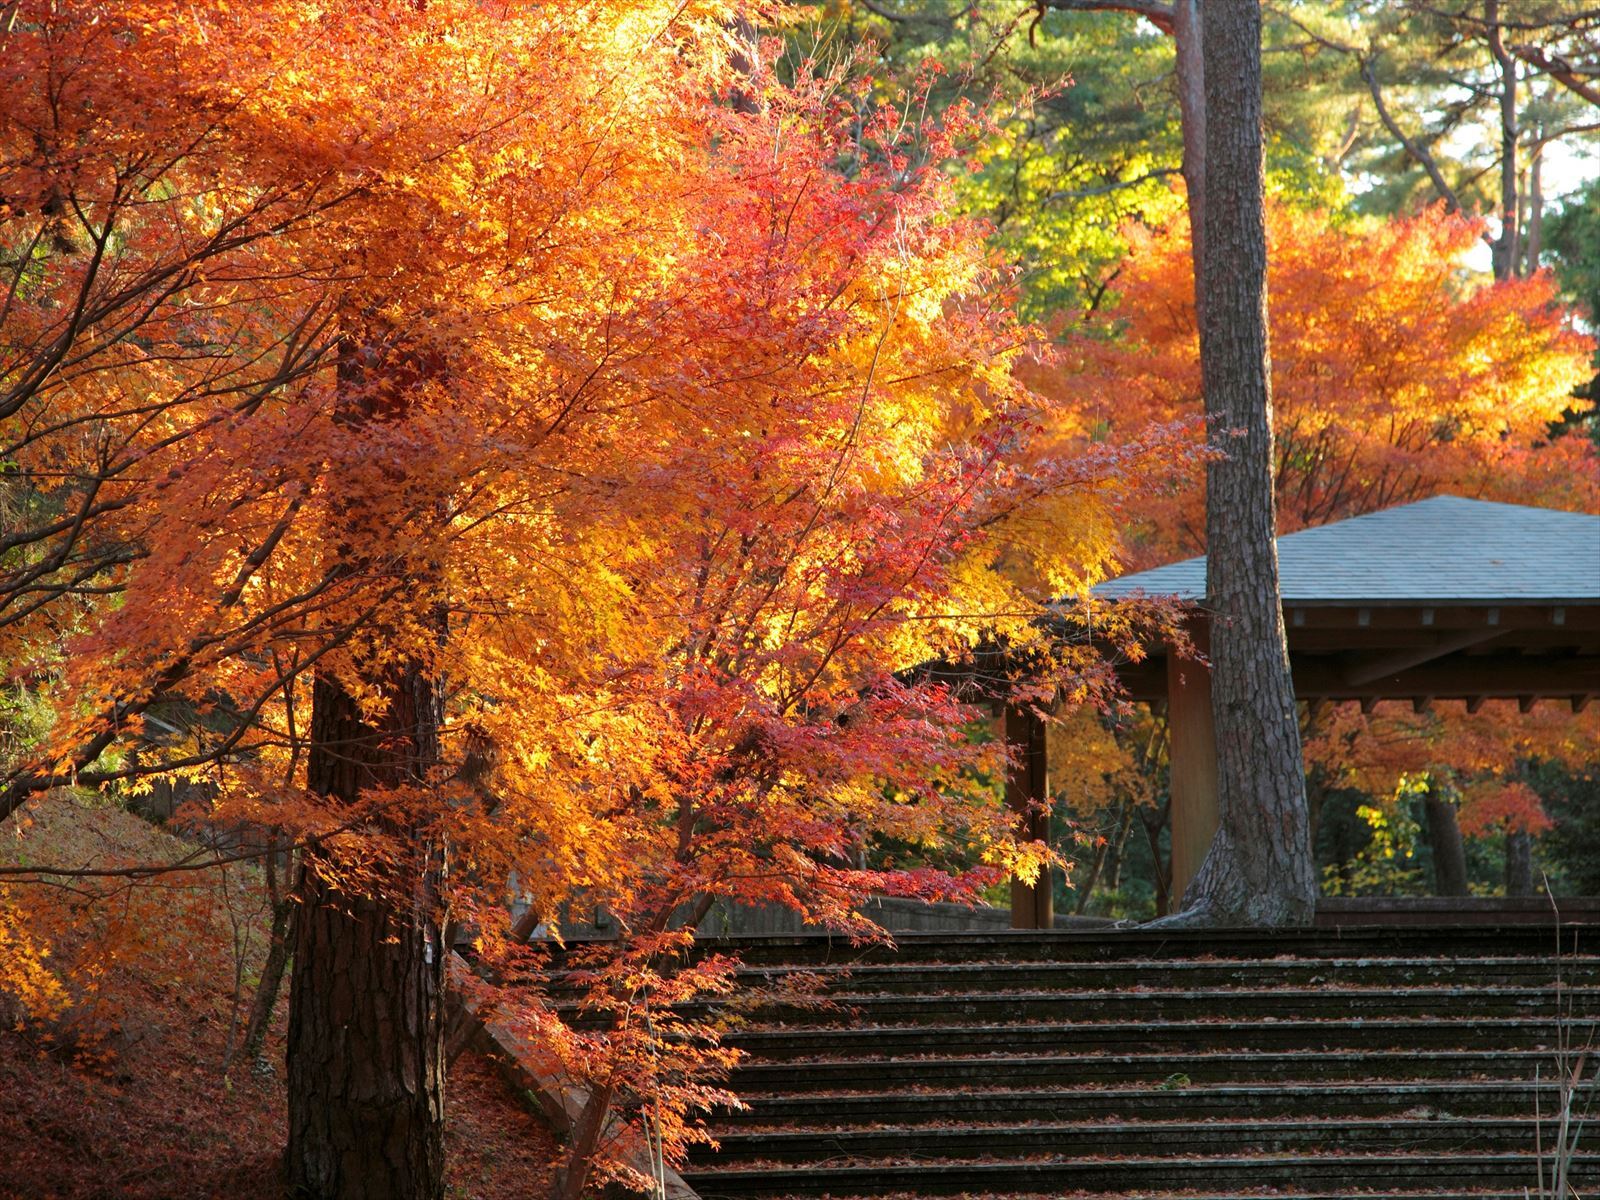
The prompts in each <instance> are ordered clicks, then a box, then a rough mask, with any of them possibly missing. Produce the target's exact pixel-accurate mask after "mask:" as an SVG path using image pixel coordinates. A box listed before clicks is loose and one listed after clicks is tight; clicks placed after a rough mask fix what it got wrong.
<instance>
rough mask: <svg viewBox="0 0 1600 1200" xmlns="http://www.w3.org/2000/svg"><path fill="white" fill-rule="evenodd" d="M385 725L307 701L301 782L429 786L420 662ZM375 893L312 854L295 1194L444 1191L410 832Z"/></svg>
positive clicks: (296, 994) (429, 723)
mask: <svg viewBox="0 0 1600 1200" xmlns="http://www.w3.org/2000/svg"><path fill="white" fill-rule="evenodd" d="M383 691H384V693H385V699H386V700H387V702H388V704H387V708H386V710H385V712H384V714H383V716H382V717H381V718H380V719H379V722H378V726H377V727H374V726H373V725H371V724H369V723H368V722H367V721H366V720H365V719H363V717H362V715H361V711H360V709H359V707H358V705H357V703H356V701H355V699H354V698H353V697H352V696H351V695H350V694H349V693H348V692H347V691H346V690H345V689H344V687H343V686H341V685H340V684H339V683H338V682H337V681H335V680H333V679H328V678H323V677H319V678H318V679H317V680H316V683H315V686H314V690H313V693H312V718H311V720H312V731H311V739H312V743H311V750H310V756H309V759H308V761H307V767H306V776H307V784H308V786H309V787H310V789H311V791H313V792H315V793H317V794H319V795H323V796H327V797H328V798H330V799H331V800H334V801H339V802H343V803H354V802H355V801H356V800H357V799H359V798H360V797H361V795H362V794H363V792H369V791H370V790H371V789H374V788H386V787H396V786H403V785H405V784H415V783H418V782H420V781H421V780H422V779H423V778H424V776H425V771H426V766H427V765H428V764H431V763H434V762H437V761H438V728H439V714H438V695H437V692H436V690H435V689H434V688H433V687H432V686H431V685H430V684H429V682H428V680H427V679H426V677H425V676H424V675H423V673H422V672H421V671H420V670H419V669H418V668H416V667H415V666H412V667H407V668H401V669H399V670H396V671H393V672H391V673H389V675H388V677H387V678H386V680H385V686H384V688H383ZM385 832H387V833H389V834H390V835H392V836H394V837H395V839H396V840H397V841H398V842H400V843H401V847H400V849H399V850H398V851H397V852H396V854H395V855H394V856H393V859H392V860H390V861H385V862H384V863H383V864H382V865H381V866H380V867H379V868H378V869H377V874H378V877H379V878H378V880H377V886H375V887H374V886H364V887H363V888H362V889H361V890H360V891H359V892H356V891H347V890H345V889H344V888H343V887H341V885H340V882H339V880H340V878H341V874H342V873H341V871H340V865H341V864H340V863H339V861H338V855H337V852H336V851H334V850H331V849H328V848H325V847H324V848H310V849H307V850H306V851H305V853H304V862H303V871H302V883H301V891H300V910H299V917H298V919H297V921H296V922H295V938H294V963H295V969H294V978H293V984H292V988H291V991H290V1003H289V1047H288V1067H289V1069H288V1083H289V1146H288V1151H287V1154H286V1156H285V1167H286V1174H287V1177H288V1178H287V1181H288V1184H289V1194H290V1195H291V1196H294V1197H296V1198H297V1200H298V1198H304V1200H439V1198H440V1197H442V1196H443V1195H444V1042H443V1033H444V1020H443V995H444V953H443V937H442V933H443V927H442V922H441V920H440V914H439V912H438V907H437V903H436V901H435V898H434V897H433V896H432V895H430V894H429V890H428V886H427V884H428V879H429V874H430V868H431V866H432V864H431V863H430V862H429V861H428V859H429V854H428V852H427V850H426V849H425V848H418V847H416V846H415V845H411V844H407V843H409V842H411V839H410V838H409V837H408V831H407V830H405V829H404V828H403V827H393V826H391V827H389V828H387V829H386V830H385Z"/></svg>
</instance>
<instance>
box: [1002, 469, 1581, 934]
mask: <svg viewBox="0 0 1600 1200" xmlns="http://www.w3.org/2000/svg"><path fill="white" fill-rule="evenodd" d="M1278 565H1279V576H1280V590H1281V593H1282V596H1283V609H1284V614H1283V615H1284V626H1285V629H1286V631H1287V634H1288V642H1289V660H1290V665H1291V668H1292V670H1293V674H1294V689H1295V695H1296V697H1297V698H1299V699H1301V700H1305V701H1308V702H1312V703H1315V702H1319V701H1350V700H1354V701H1359V702H1360V704H1361V705H1362V707H1363V709H1365V710H1369V711H1370V709H1371V708H1372V706H1373V705H1375V704H1377V703H1379V702H1380V701H1386V700H1390V701H1392V700H1398V701H1406V702H1409V703H1411V704H1412V705H1413V706H1414V707H1415V708H1416V709H1417V710H1418V711H1423V710H1425V709H1426V708H1427V707H1428V706H1429V705H1430V704H1432V703H1433V701H1435V700H1444V699H1450V700H1464V701H1466V704H1467V708H1468V711H1475V710H1476V709H1477V707H1478V706H1479V705H1481V704H1482V703H1483V702H1484V701H1485V700H1488V699H1501V698H1511V699H1515V700H1517V701H1518V702H1519V704H1520V705H1521V707H1522V710H1523V711H1524V712H1526V711H1528V710H1529V709H1530V708H1531V707H1532V706H1533V705H1534V704H1535V703H1537V702H1538V701H1540V700H1559V701H1561V702H1564V703H1569V704H1570V705H1571V706H1572V708H1573V711H1575V712H1577V711H1582V709H1583V708H1584V707H1585V706H1586V705H1587V704H1588V703H1589V702H1590V700H1591V699H1592V698H1593V697H1594V696H1595V694H1596V693H1597V692H1600V515H1593V514H1587V513H1573V512H1560V511H1555V510H1551V509H1544V508H1532V507H1528V506H1525V505H1518V504H1497V503H1491V502H1489V501H1484V500H1467V499H1463V498H1461V497H1459V496H1436V497H1434V498H1433V499H1431V500H1422V501H1418V502H1417V503H1414V504H1405V505H1401V506H1399V507H1396V508H1390V509H1385V510H1383V511H1381V512H1375V513H1369V514H1367V515H1365V516H1360V517H1352V518H1350V519H1349V520H1344V521H1336V522H1334V523H1332V524H1329V525H1322V526H1318V527H1316V528H1312V529H1306V530H1302V531H1301V532H1299V533H1292V534H1288V535H1286V536H1284V537H1280V538H1279V539H1278ZM1205 588H1206V560H1205V557H1204V556H1203V555H1202V556H1200V557H1197V558H1191V559H1186V560H1185V561H1183V562H1177V563H1172V564H1170V565H1168V566H1164V567H1157V568H1155V569H1153V570H1149V571H1141V572H1138V573H1136V574H1132V575H1125V576H1122V577H1121V578H1119V579H1115V580H1112V581H1110V582H1108V583H1105V584H1102V585H1101V586H1100V587H1098V588H1097V589H1095V594H1096V595H1097V596H1098V597H1100V598H1102V599H1127V598H1132V597H1137V596H1152V597H1154V596H1172V597H1176V598H1178V599H1180V600H1183V601H1187V602H1189V603H1191V604H1192V605H1193V609H1192V612H1193V616H1192V618H1191V625H1190V632H1191V636H1192V638H1193V641H1194V644H1195V645H1196V646H1197V647H1199V648H1200V649H1201V650H1203V649H1204V647H1205V645H1206V643H1207V633H1208V630H1209V628H1210V623H1211V622H1212V620H1213V619H1215V614H1214V613H1213V612H1212V611H1210V610H1209V608H1208V606H1207V602H1206V595H1205ZM1121 676H1122V682H1123V685H1124V686H1125V687H1126V689H1127V691H1128V694H1129V696H1130V697H1131V698H1133V699H1135V700H1143V701H1149V702H1164V703H1166V705H1167V706H1168V720H1169V722H1170V735H1171V780H1172V791H1171V800H1172V807H1171V822H1172V888H1171V894H1172V895H1173V896H1174V897H1175V898H1177V897H1181V896H1182V895H1183V891H1184V889H1185V888H1186V887H1187V886H1188V883H1189V881H1190V880H1191V879H1192V878H1193V877H1194V875H1195V872H1196V871H1197V870H1199V867H1200V863H1201V860H1202V859H1203V858H1204V857H1205V854H1206V851H1207V850H1208V849H1209V848H1210V845H1211V840H1212V837H1213V836H1214V835H1215V833H1216V830H1217V768H1216V733H1215V729H1214V727H1213V724H1212V714H1211V697H1210V688H1209V673H1208V670H1207V668H1206V667H1205V665H1204V664H1203V663H1202V662H1198V661H1194V660H1192V659H1186V658H1183V657H1181V656H1180V655H1179V654H1177V653H1176V652H1175V651H1174V650H1173V649H1172V648H1171V647H1166V648H1162V647H1152V648H1151V653H1150V656H1149V657H1148V658H1147V659H1145V661H1143V662H1141V663H1138V664H1132V665H1129V666H1126V667H1124V668H1123V669H1122V671H1121ZM1006 735H1007V737H1008V738H1010V739H1011V740H1012V741H1013V743H1014V744H1017V745H1019V746H1020V747H1022V748H1023V749H1024V753H1022V754H1021V755H1020V756H1019V767H1018V769H1017V771H1016V772H1015V773H1014V778H1013V779H1012V780H1011V781H1010V786H1009V787H1008V789H1007V793H1008V800H1009V801H1010V802H1011V803H1012V805H1013V806H1014V807H1017V808H1018V809H1019V810H1025V809H1028V808H1029V807H1030V802H1031V801H1034V800H1039V799H1043V798H1044V797H1046V796H1048V795H1049V793H1050V785H1049V764H1048V762H1047V761H1046V756H1045V752H1044V746H1045V739H1044V736H1043V729H1042V726H1041V723H1040V722H1039V721H1038V719H1037V718H1034V717H1030V716H1028V715H1027V714H1024V713H1021V712H1010V713H1008V714H1007V717H1006ZM1032 807H1033V808H1034V809H1035V812H1036V816H1035V818H1034V820H1035V825H1034V827H1033V830H1032V832H1033V834H1034V836H1039V834H1040V832H1041V830H1042V827H1041V826H1040V825H1039V824H1038V822H1039V821H1040V820H1041V819H1043V818H1042V817H1041V816H1039V815H1037V813H1038V810H1039V808H1040V806H1037V805H1033V806H1032ZM1051 920H1052V914H1051V911H1050V889H1049V886H1048V881H1041V884H1040V885H1037V886H1033V887H1029V886H1025V885H1022V884H1017V885H1015V886H1014V887H1013V891H1012V924H1013V925H1014V926H1015V927H1017V928H1040V927H1047V926H1049V925H1050V924H1051Z"/></svg>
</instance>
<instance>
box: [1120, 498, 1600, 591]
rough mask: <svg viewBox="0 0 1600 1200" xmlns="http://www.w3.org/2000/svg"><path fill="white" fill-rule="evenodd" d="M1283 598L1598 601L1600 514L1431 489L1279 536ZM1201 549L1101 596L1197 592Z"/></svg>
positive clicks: (1202, 578) (1125, 579)
mask: <svg viewBox="0 0 1600 1200" xmlns="http://www.w3.org/2000/svg"><path fill="white" fill-rule="evenodd" d="M1278 573H1279V576H1280V586H1281V591H1282V594H1283V602H1284V604H1285V605H1290V604H1293V605H1344V604H1356V603H1360V604H1374V605H1384V604H1447V605H1448V604H1513V605H1514V604H1552V603H1566V604H1600V515H1593V514H1589V513H1575V512H1563V511H1559V510H1556V509H1549V508H1532V507H1529V506H1527V505H1523V504H1498V503H1494V502H1491V501H1488V500H1467V499H1464V498H1462V497H1460V496H1435V497H1433V498H1432V499H1431V500H1419V501H1417V502H1416V503H1414V504H1402V505H1399V506H1398V507H1395V508H1387V509H1384V510H1382V511H1381V512H1374V513H1368V514H1366V515H1364V516H1360V517H1351V518H1349V519H1348V520H1344V521H1335V522H1333V523H1332V524H1328V525H1319V526H1317V527H1316V528H1313V529H1303V530H1301V531H1300V532H1298V533H1291V534H1286V535H1285V536H1283V537H1280V538H1279V539H1278ZM1205 584H1206V560H1205V556H1204V555H1201V556H1199V557H1197V558H1189V559H1185V560H1184V561H1182V562H1176V563H1170V564H1168V565H1167V566H1164V567H1156V568H1154V569H1153V570H1149V571H1140V572H1137V573H1136V574H1132V575H1123V576H1121V577H1120V578H1117V579H1112V580H1109V581H1107V582H1105V583H1102V584H1101V585H1100V586H1099V587H1097V588H1095V595H1097V596H1099V597H1102V598H1104V599H1120V598H1122V597H1126V596H1131V595H1136V594H1143V595H1148V596H1177V597H1179V598H1180V599H1185V600H1200V599H1203V598H1204V596H1205Z"/></svg>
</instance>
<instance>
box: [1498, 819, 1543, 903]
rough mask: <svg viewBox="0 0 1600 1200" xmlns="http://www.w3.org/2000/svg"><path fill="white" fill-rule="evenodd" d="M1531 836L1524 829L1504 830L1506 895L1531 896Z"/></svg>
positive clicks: (1532, 892)
mask: <svg viewBox="0 0 1600 1200" xmlns="http://www.w3.org/2000/svg"><path fill="white" fill-rule="evenodd" d="M1535 894H1537V893H1536V890H1535V888H1534V885H1533V835H1532V834H1531V833H1529V832H1528V831H1527V830H1526V829H1508V830H1506V895H1508V896H1532V895H1535Z"/></svg>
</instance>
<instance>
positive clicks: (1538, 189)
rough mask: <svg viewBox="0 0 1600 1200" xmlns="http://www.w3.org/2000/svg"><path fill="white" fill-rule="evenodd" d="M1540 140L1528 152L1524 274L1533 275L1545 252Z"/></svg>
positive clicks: (1540, 131)
mask: <svg viewBox="0 0 1600 1200" xmlns="http://www.w3.org/2000/svg"><path fill="white" fill-rule="evenodd" d="M1538 132H1539V134H1540V135H1541V137H1540V140H1537V141H1535V142H1534V144H1533V149H1531V150H1530V151H1529V152H1528V239H1527V248H1526V250H1525V251H1524V264H1523V272H1522V273H1523V274H1524V275H1532V274H1534V273H1535V272H1536V271H1538V269H1539V255H1540V254H1541V253H1543V251H1544V245H1543V243H1544V179H1543V178H1542V176H1543V173H1544V172H1543V168H1544V145H1545V144H1544V141H1543V137H1542V134H1543V130H1539V131H1538Z"/></svg>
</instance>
